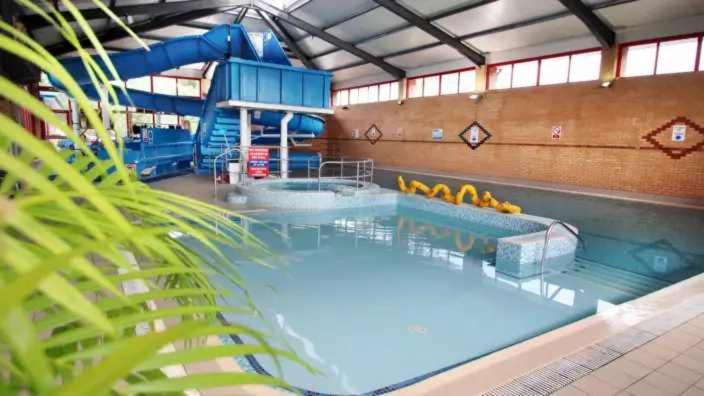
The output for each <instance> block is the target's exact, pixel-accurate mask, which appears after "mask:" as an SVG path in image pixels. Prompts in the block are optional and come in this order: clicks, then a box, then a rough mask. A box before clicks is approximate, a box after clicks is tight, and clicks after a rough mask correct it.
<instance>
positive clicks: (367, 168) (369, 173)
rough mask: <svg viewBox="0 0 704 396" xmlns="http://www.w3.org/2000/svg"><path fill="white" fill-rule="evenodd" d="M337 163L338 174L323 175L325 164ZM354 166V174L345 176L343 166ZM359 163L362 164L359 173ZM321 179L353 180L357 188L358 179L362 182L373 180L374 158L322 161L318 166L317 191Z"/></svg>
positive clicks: (371, 181)
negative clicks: (338, 167)
mask: <svg viewBox="0 0 704 396" xmlns="http://www.w3.org/2000/svg"><path fill="white" fill-rule="evenodd" d="M332 165H339V166H340V176H323V169H324V168H325V167H326V166H332ZM345 165H348V166H355V167H356V172H355V174H354V175H351V176H345V173H344V172H345V171H344V167H345ZM360 165H363V168H362V169H361V173H360ZM323 179H333V180H334V179H337V180H355V182H356V185H355V188H356V189H359V185H360V180H361V181H362V182H366V181H368V182H369V183H373V182H374V160H371V159H361V160H345V159H344V158H340V159H339V160H332V161H323V162H321V163H320V165H319V166H318V191H320V184H321V181H322V180H323Z"/></svg>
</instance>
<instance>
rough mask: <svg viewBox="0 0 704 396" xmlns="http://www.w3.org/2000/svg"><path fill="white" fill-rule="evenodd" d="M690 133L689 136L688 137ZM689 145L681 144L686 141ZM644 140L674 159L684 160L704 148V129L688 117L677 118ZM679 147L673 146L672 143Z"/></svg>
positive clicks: (647, 135) (652, 132)
mask: <svg viewBox="0 0 704 396" xmlns="http://www.w3.org/2000/svg"><path fill="white" fill-rule="evenodd" d="M687 132H689V136H687ZM685 139H686V140H687V141H689V142H690V143H689V144H687V145H683V144H680V143H682V142H684V141H685ZM643 140H645V141H646V142H648V143H650V145H651V146H652V147H654V148H656V149H658V150H660V151H662V152H663V153H665V155H667V156H668V157H670V158H672V159H680V158H684V157H686V156H687V155H689V154H691V153H694V152H696V151H699V150H701V149H702V148H704V127H702V126H701V125H699V124H697V123H695V122H694V121H692V120H690V119H689V118H687V117H683V116H680V117H676V118H674V119H672V120H670V121H669V122H667V123H665V124H663V125H661V126H659V127H658V128H656V129H654V130H653V131H651V132H650V133H648V134H646V135H645V136H643ZM673 141H674V142H677V143H678V144H677V145H672V142H673Z"/></svg>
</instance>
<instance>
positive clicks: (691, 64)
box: [656, 38, 698, 74]
mask: <svg viewBox="0 0 704 396" xmlns="http://www.w3.org/2000/svg"><path fill="white" fill-rule="evenodd" d="M697 41H698V39H696V38H689V39H684V40H674V41H665V42H662V43H660V49H658V67H657V71H656V74H667V73H683V72H691V71H694V70H695V69H694V68H695V66H696V65H695V62H696V59H697V45H698V42H697Z"/></svg>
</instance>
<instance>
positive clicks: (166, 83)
mask: <svg viewBox="0 0 704 396" xmlns="http://www.w3.org/2000/svg"><path fill="white" fill-rule="evenodd" d="M152 82H153V84H154V93H158V94H164V95H176V79H175V78H171V77H161V76H154V77H152Z"/></svg>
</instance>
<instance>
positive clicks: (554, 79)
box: [540, 56, 570, 85]
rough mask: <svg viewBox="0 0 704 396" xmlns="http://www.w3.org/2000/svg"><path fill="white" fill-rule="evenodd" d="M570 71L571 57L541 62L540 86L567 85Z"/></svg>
mask: <svg viewBox="0 0 704 396" xmlns="http://www.w3.org/2000/svg"><path fill="white" fill-rule="evenodd" d="M569 69H570V57H569V56H560V57H557V58H548V59H543V60H542V61H540V85H550V84H563V83H566V82H567V74H568V73H569Z"/></svg>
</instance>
